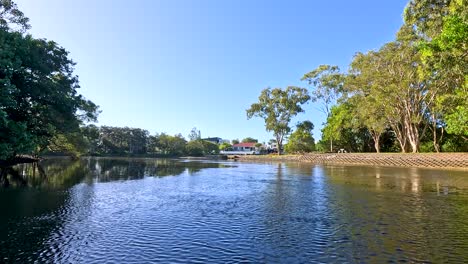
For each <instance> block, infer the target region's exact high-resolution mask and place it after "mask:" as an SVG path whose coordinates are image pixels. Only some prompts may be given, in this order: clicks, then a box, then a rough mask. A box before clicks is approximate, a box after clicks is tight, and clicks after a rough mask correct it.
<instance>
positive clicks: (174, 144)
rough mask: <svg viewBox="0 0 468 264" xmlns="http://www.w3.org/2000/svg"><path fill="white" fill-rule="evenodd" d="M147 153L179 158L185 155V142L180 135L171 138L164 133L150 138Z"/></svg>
mask: <svg viewBox="0 0 468 264" xmlns="http://www.w3.org/2000/svg"><path fill="white" fill-rule="evenodd" d="M148 142H149V145H148V152H149V153H157V154H162V155H168V156H179V155H183V154H184V153H185V144H187V141H186V140H185V139H184V138H183V137H182V135H181V134H178V135H175V136H171V135H167V134H165V133H161V134H159V135H158V134H156V135H155V136H150V137H149V139H148Z"/></svg>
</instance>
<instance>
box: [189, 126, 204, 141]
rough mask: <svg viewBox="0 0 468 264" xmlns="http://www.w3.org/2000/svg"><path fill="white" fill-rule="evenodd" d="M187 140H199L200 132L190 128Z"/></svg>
mask: <svg viewBox="0 0 468 264" xmlns="http://www.w3.org/2000/svg"><path fill="white" fill-rule="evenodd" d="M188 138H189V140H190V141H194V140H199V139H201V133H200V130H198V129H197V128H196V127H194V128H192V130H190V134H189V136H188Z"/></svg>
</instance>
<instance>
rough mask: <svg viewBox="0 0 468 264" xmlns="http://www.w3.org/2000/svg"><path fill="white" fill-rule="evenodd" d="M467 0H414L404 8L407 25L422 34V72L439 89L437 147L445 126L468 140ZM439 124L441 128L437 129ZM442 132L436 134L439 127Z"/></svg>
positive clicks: (434, 120) (434, 115)
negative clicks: (438, 135) (438, 136)
mask: <svg viewBox="0 0 468 264" xmlns="http://www.w3.org/2000/svg"><path fill="white" fill-rule="evenodd" d="M466 5H467V2H466V0H447V1H435V0H413V1H411V2H410V3H409V4H408V7H407V8H406V10H405V16H404V17H405V25H406V26H407V27H411V28H412V29H413V30H414V31H415V33H416V34H418V35H420V36H421V41H420V42H419V44H418V48H419V50H420V52H421V55H422V62H423V64H422V66H423V67H422V71H420V74H421V75H422V78H425V79H427V80H429V81H430V82H431V85H432V86H433V87H434V89H438V90H439V93H440V94H439V95H438V97H437V98H436V101H435V104H434V105H432V108H431V112H432V113H431V115H430V120H431V122H432V126H431V130H432V131H433V142H434V147H435V149H436V150H437V151H438V149H439V144H438V142H440V141H441V137H442V136H443V132H444V127H445V126H446V130H447V132H449V133H453V134H457V135H460V136H462V137H463V138H464V139H465V140H468V77H467V76H468V67H467V65H468V55H467V54H468V47H467V45H466V43H468V9H467V8H466ZM438 128H440V129H438ZM438 130H440V131H441V132H442V133H441V135H440V138H437V131H438Z"/></svg>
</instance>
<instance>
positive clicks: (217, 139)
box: [202, 137, 224, 145]
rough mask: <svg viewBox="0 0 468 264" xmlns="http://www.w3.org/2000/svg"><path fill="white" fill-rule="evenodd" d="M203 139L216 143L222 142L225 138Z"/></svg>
mask: <svg viewBox="0 0 468 264" xmlns="http://www.w3.org/2000/svg"><path fill="white" fill-rule="evenodd" d="M202 140H205V141H208V142H211V143H214V144H217V145H219V144H221V143H223V142H224V140H223V139H222V138H220V137H209V138H202Z"/></svg>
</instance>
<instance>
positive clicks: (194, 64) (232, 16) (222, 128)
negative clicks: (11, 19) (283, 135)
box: [16, 0, 407, 141]
mask: <svg viewBox="0 0 468 264" xmlns="http://www.w3.org/2000/svg"><path fill="white" fill-rule="evenodd" d="M16 2H17V4H18V6H19V8H20V9H21V10H22V11H23V12H24V13H25V14H26V16H28V17H29V18H30V19H31V25H32V29H31V31H30V32H31V34H33V35H34V36H35V37H39V38H47V39H50V40H54V41H56V42H58V43H59V44H60V45H62V46H63V47H65V48H66V49H67V50H68V51H70V57H71V58H72V59H73V60H74V61H75V62H77V66H76V71H75V72H76V74H77V75H79V79H80V84H81V87H82V88H81V89H80V93H81V94H83V95H84V96H85V97H87V98H88V99H91V100H92V101H94V102H95V103H96V104H98V105H99V106H100V108H101V110H102V113H101V115H100V116H99V123H98V125H111V126H129V127H139V128H144V129H147V130H149V131H150V133H152V134H154V133H155V132H167V133H169V134H176V133H181V134H182V135H183V136H185V137H187V135H188V134H189V132H190V130H191V128H192V127H197V128H198V129H200V130H201V133H202V136H203V137H207V136H219V137H222V138H225V139H234V138H239V139H242V138H244V137H248V136H250V137H254V138H258V139H260V141H267V140H269V139H270V138H273V136H272V135H271V133H267V132H266V131H265V128H264V123H263V120H261V119H258V118H254V119H251V120H247V118H246V114H245V109H247V108H248V107H249V106H250V105H251V104H252V103H254V102H255V101H256V100H257V98H258V96H259V94H260V91H261V90H262V89H264V88H266V87H282V88H284V87H286V86H287V85H297V86H306V83H304V82H301V81H300V78H301V77H302V75H303V74H304V73H306V72H308V71H311V70H313V69H314V68H315V67H317V66H318V65H320V64H333V65H338V66H340V67H341V68H342V69H344V70H346V68H347V66H348V64H349V63H350V62H351V59H352V56H353V55H354V54H355V53H356V52H358V51H362V52H364V51H368V50H370V49H376V48H379V47H380V46H381V45H382V44H384V43H386V42H389V41H392V40H393V39H394V36H395V33H396V31H397V30H398V28H399V27H400V26H401V24H402V22H403V21H402V12H403V9H404V7H405V5H406V3H407V0H387V1H371V0H365V1H344V0H343V1H339V0H335V1H307V0H304V1H293V0H290V1H266V0H258V1H253V0H225V1H220V0H193V1H189V0H186V1H182V0H164V1H163V0H159V1H158V0H154V1H153V0H136V1H128V0H127V1H117V0H81V1H68V0H43V1H37V0H18V1H16ZM305 109H306V112H305V113H304V114H301V115H299V116H298V117H297V118H296V119H295V120H294V123H295V122H297V121H299V120H305V119H308V120H311V121H312V122H313V123H314V124H315V126H316V129H315V130H314V136H315V138H316V139H318V138H320V128H321V127H322V125H321V124H322V123H323V122H324V115H323V114H322V113H321V112H320V111H318V110H317V106H315V105H314V104H313V103H309V104H308V105H306V106H305Z"/></svg>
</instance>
